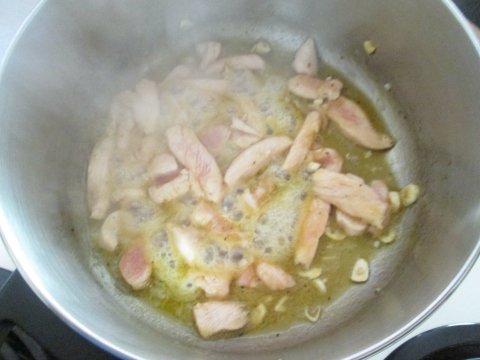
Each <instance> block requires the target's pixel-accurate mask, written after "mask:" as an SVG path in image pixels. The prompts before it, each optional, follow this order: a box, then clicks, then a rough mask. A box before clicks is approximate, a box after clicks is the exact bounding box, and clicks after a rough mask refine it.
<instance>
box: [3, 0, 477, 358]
mask: <svg viewBox="0 0 480 360" xmlns="http://www.w3.org/2000/svg"><path fill="white" fill-rule="evenodd" d="M253 8H254V11H252V9H253ZM455 11H456V10H455V9H454V8H453V6H452V5H451V4H450V3H449V2H446V1H444V2H440V1H436V0H425V1H422V2H418V1H414V0H405V1H402V2H401V3H400V2H398V1H394V0H387V1H374V0H364V1H363V2H362V6H361V7H358V8H356V9H355V11H351V2H350V1H348V0H335V1H333V0H332V1H322V2H318V1H313V0H304V1H298V2H291V1H262V2H260V3H258V2H254V1H236V2H224V1H220V0H207V1H205V0H203V1H202V0H195V1H183V0H182V1H175V2H174V1H148V0H141V1H137V2H136V3H135V7H132V5H131V3H130V2H128V1H118V0H116V1H113V0H110V1H109V0H102V1H94V0H87V1H83V2H81V3H80V2H73V1H65V2H54V1H51V2H46V3H44V4H43V5H41V6H39V7H37V13H36V14H35V16H34V17H32V18H31V19H30V23H29V24H28V26H27V27H26V28H25V29H24V31H23V34H22V36H21V37H20V38H19V40H18V42H17V44H16V46H15V48H13V49H12V51H11V56H10V58H9V60H8V62H7V63H6V64H5V67H4V69H3V70H4V71H3V74H2V77H1V79H0V128H1V129H2V130H1V131H0V149H1V152H0V169H2V175H1V176H0V229H1V235H2V237H3V238H4V240H5V241H6V244H7V247H8V248H9V250H10V252H11V254H12V255H13V257H14V259H15V262H16V265H17V266H18V268H19V269H20V271H21V273H22V275H23V276H24V277H25V278H26V279H27V281H28V282H29V284H30V285H31V286H32V288H33V289H34V290H35V291H36V292H37V294H38V295H39V296H40V297H41V298H42V299H43V300H44V301H45V302H46V303H47V304H48V305H49V306H50V307H51V308H52V309H54V311H56V312H57V313H59V314H60V315H61V316H62V317H63V318H64V319H65V320H66V321H67V322H68V323H70V324H71V325H72V326H74V327H75V328H76V329H78V330H79V331H81V332H82V333H84V334H85V335H87V336H88V337H90V338H91V339H93V340H94V341H96V342H97V343H98V344H100V345H101V346H105V347H108V348H109V349H111V350H112V351H113V352H115V353H116V354H118V355H121V356H124V357H131V358H139V359H140V358H145V359H149V358H160V359H206V358H208V359H227V358H228V359H231V358H238V359H278V358H283V359H291V358H294V359H311V358H322V359H323V358H325V359H337V358H348V357H352V358H356V357H361V356H365V355H366V354H368V353H371V352H373V351H376V350H378V349H379V348H380V347H381V346H384V345H386V344H387V343H389V342H391V341H392V340H393V339H395V338H396V337H398V336H399V335H400V334H402V333H404V332H405V331H408V330H409V329H411V327H412V326H413V325H415V324H416V323H418V322H419V321H420V320H421V319H422V318H424V317H425V316H427V315H428V313H429V312H431V311H432V310H433V309H434V307H435V306H436V305H438V304H439V303H440V302H441V301H443V300H444V299H445V298H446V296H448V294H449V293H450V292H451V291H452V290H453V289H454V287H455V286H456V285H457V284H458V282H459V281H460V280H461V279H462V277H463V276H464V275H465V274H466V272H467V271H468V269H469V268H470V267H471V265H472V264H473V261H474V260H475V258H476V256H477V255H478V251H479V245H478V240H479V234H480V205H479V203H480V202H479V197H480V196H479V195H478V183H480V165H479V164H478V162H477V161H476V158H477V154H478V153H480V144H479V143H478V134H480V121H479V117H480V116H479V114H480V102H479V101H478V94H479V93H480V81H479V80H480V58H479V45H478V43H474V38H473V33H472V31H471V30H470V29H468V30H467V28H466V24H465V23H464V21H463V20H461V19H460V17H459V15H458V13H456V12H455ZM183 19H189V20H190V21H191V23H192V24H193V27H192V28H190V29H185V28H182V27H181V26H180V23H181V21H182V20H183ZM306 36H314V37H315V39H316V41H317V44H319V48H320V54H321V56H322V60H323V61H325V62H327V63H329V64H330V65H332V66H333V67H335V68H337V69H338V70H339V71H340V72H342V73H344V74H345V75H346V76H349V78H350V79H351V80H352V81H353V82H354V83H355V84H356V85H358V86H359V87H360V88H361V89H363V90H364V91H365V92H366V93H367V94H368V95H369V96H370V98H371V99H372V100H373V102H374V103H375V105H376V106H377V108H378V109H379V111H380V112H381V113H382V115H383V117H384V118H385V119H386V121H387V123H388V126H389V128H390V130H391V132H392V133H393V134H394V135H395V136H396V137H397V140H398V144H397V146H396V147H395V149H394V151H392V154H391V158H392V162H393V166H394V170H395V172H396V175H397V177H398V179H399V181H400V183H401V184H402V185H405V184H407V183H408V182H410V181H415V182H418V183H419V184H420V185H421V187H422V189H423V193H424V195H423V196H422V198H421V199H420V201H419V203H418V205H417V206H416V207H415V208H414V210H413V209H412V210H413V211H411V212H410V213H409V214H408V215H407V216H406V217H405V218H404V221H403V222H402V228H401V237H402V238H403V241H399V242H397V243H396V244H395V245H394V246H392V247H389V248H386V250H385V251H384V252H383V253H382V254H381V256H379V257H378V259H377V260H376V261H375V263H374V264H373V266H372V268H373V269H374V270H373V274H372V279H371V281H369V283H368V286H364V287H354V288H352V290H351V291H349V293H347V294H345V296H344V297H343V298H342V299H340V300H339V301H338V302H337V303H336V304H334V305H333V306H332V307H331V308H329V309H327V311H326V312H325V315H324V318H323V320H322V321H321V322H320V323H319V324H318V325H317V326H298V327H295V328H293V329H291V330H290V331H288V332H284V333H281V335H280V336H279V337H276V336H275V334H272V335H262V336H259V337H256V338H252V337H245V338H240V339H232V340H224V341H218V342H204V341H200V340H199V339H198V338H197V337H195V336H194V333H193V332H192V331H189V330H185V329H183V328H180V327H178V326H175V325H174V324H172V323H171V322H169V321H167V320H166V319H161V318H159V317H158V316H155V317H153V316H152V315H151V313H149V312H148V311H145V310H144V309H143V310H142V311H140V308H139V307H138V306H133V305H134V300H132V299H130V298H129V297H128V296H123V295H122V294H121V293H119V290H118V289H116V288H115V287H114V286H109V284H110V282H109V279H108V278H107V277H105V276H103V275H102V274H104V272H103V270H102V268H101V266H93V269H92V261H94V260H95V259H94V257H92V254H90V253H89V248H90V247H89V246H88V245H89V244H88V242H89V240H88V239H89V237H88V224H87V222H86V218H87V213H86V206H85V196H84V192H85V173H86V165H87V159H88V155H89V152H90V150H91V147H92V145H93V143H94V142H95V139H96V137H97V136H98V135H99V134H100V133H101V131H102V130H103V126H104V122H102V121H101V120H99V119H102V116H105V114H106V112H107V109H108V104H109V102H110V100H111V97H112V96H113V95H114V94H115V93H117V92H118V91H119V90H121V89H124V88H127V87H129V86H131V85H132V84H133V83H135V82H136V81H137V80H138V79H139V78H140V77H141V76H142V75H144V74H145V73H146V72H148V71H149V70H150V69H151V68H153V67H156V66H157V65H161V66H163V67H164V68H167V67H168V66H169V65H170V64H172V63H173V62H174V61H175V56H174V55H173V54H175V53H178V51H179V50H181V49H184V48H187V47H188V46H190V45H191V44H193V43H194V42H195V41H198V40H200V39H207V38H211V37H213V38H217V39H229V38H235V39H237V40H250V41H253V40H255V39H256V38H258V37H264V38H267V39H269V40H270V41H271V42H272V43H273V44H274V45H276V46H279V47H282V48H283V49H285V50H294V49H295V48H296V47H297V46H298V45H299V44H300V43H301V41H302V39H303V38H304V37H306ZM366 39H372V40H373V41H374V42H375V43H376V44H377V46H378V51H377V53H376V54H375V55H374V56H372V57H367V56H366V55H365V54H364V53H363V50H362V43H363V41H364V40H366ZM387 81H388V82H390V83H391V84H392V85H393V91H392V93H391V94H387V93H386V92H385V91H384V89H383V84H384V83H385V82H387ZM92 259H93V260H92ZM376 288H382V291H380V292H379V293H378V294H376V292H375V291H374V290H375V289H376ZM106 289H107V290H106ZM133 307H134V308H135V309H136V310H137V311H129V310H128V309H129V308H130V309H131V308H133ZM172 334H173V338H172ZM285 346H288V347H286V348H285ZM267 350H268V351H267Z"/></svg>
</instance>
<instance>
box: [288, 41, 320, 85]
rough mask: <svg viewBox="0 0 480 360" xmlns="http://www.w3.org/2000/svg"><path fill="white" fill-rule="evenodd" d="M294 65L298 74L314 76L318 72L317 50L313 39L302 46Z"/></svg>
mask: <svg viewBox="0 0 480 360" xmlns="http://www.w3.org/2000/svg"><path fill="white" fill-rule="evenodd" d="M292 65H293V69H294V70H295V72H296V73H297V74H303V75H310V76H314V75H315V74H316V73H317V72H318V59H317V49H316V47H315V42H314V41H313V39H311V38H309V39H307V40H306V41H305V42H304V43H303V44H302V46H300V48H299V49H298V50H297V52H296V54H295V59H294V60H293V64H292Z"/></svg>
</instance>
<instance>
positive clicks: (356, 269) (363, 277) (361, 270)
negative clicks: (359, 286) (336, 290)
mask: <svg viewBox="0 0 480 360" xmlns="http://www.w3.org/2000/svg"><path fill="white" fill-rule="evenodd" d="M369 273H370V269H369V266H368V262H367V260H365V259H358V260H357V262H356V263H355V265H354V266H353V270H352V275H351V276H350V279H352V281H354V282H359V283H360V282H365V281H367V280H368V277H369Z"/></svg>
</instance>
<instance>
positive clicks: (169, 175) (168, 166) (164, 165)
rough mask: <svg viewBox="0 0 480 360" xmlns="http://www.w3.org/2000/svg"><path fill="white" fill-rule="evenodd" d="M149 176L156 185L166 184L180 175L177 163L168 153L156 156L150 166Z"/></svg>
mask: <svg viewBox="0 0 480 360" xmlns="http://www.w3.org/2000/svg"><path fill="white" fill-rule="evenodd" d="M147 171H148V175H149V176H150V179H151V180H152V181H153V182H154V183H155V184H165V183H167V182H169V181H171V180H173V179H175V178H176V177H177V176H178V174H179V173H180V169H179V167H178V164H177V161H176V160H175V158H174V157H173V156H172V155H170V154H167V153H162V154H159V155H157V156H155V157H154V158H153V159H152V161H151V162H150V164H149V165H148V169H147Z"/></svg>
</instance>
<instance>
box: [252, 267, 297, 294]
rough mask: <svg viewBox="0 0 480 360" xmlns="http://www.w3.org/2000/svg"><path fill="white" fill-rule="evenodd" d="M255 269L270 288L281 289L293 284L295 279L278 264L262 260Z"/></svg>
mask: <svg viewBox="0 0 480 360" xmlns="http://www.w3.org/2000/svg"><path fill="white" fill-rule="evenodd" d="M255 271H256V273H257V276H258V277H259V278H260V280H262V282H263V283H264V284H265V285H266V286H267V287H268V288H269V289H270V290H283V289H288V288H291V287H294V286H295V279H294V278H293V277H292V276H291V275H289V274H287V273H286V272H285V271H284V270H283V269H282V268H281V267H279V266H276V265H272V264H268V263H265V262H262V263H260V264H258V265H257V267H256V270H255Z"/></svg>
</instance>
